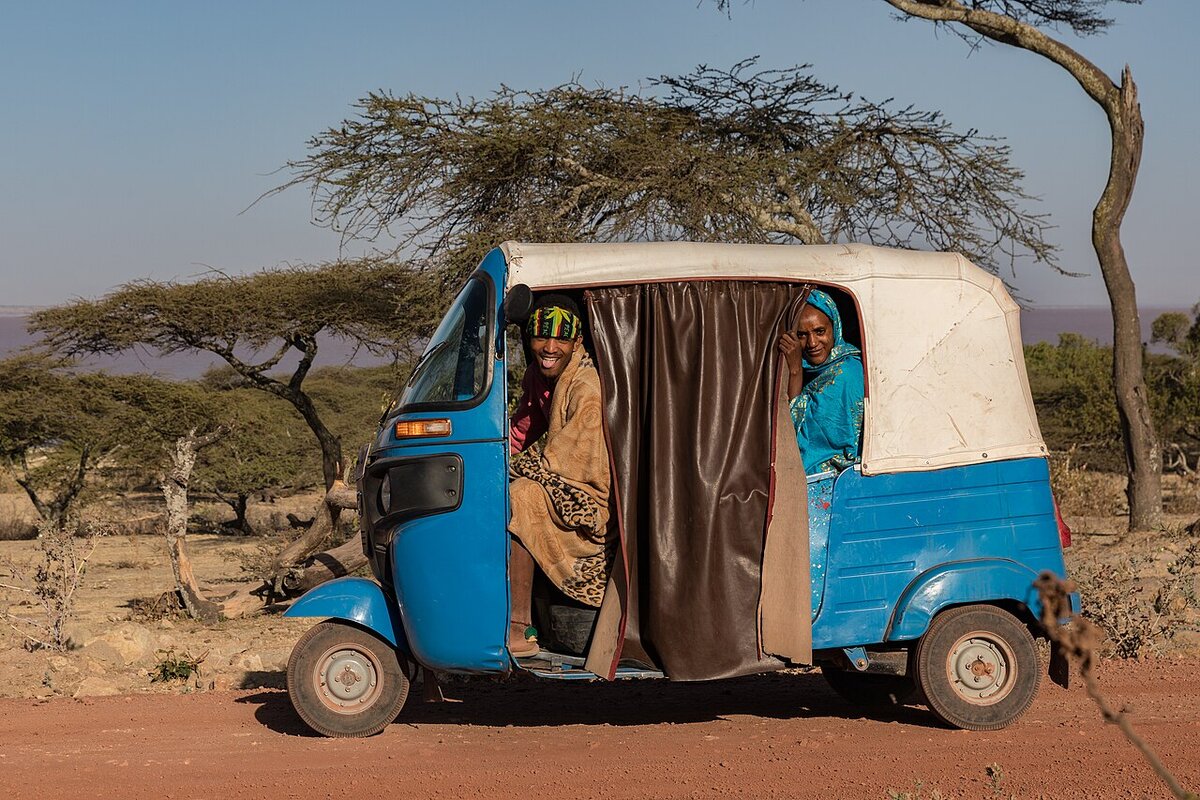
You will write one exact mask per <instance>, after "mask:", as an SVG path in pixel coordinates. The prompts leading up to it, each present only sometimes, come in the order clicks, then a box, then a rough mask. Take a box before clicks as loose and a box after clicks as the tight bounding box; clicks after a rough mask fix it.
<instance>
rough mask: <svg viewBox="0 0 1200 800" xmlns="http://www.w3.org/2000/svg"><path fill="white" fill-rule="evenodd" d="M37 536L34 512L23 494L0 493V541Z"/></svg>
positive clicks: (19, 539) (20, 539) (12, 540)
mask: <svg viewBox="0 0 1200 800" xmlns="http://www.w3.org/2000/svg"><path fill="white" fill-rule="evenodd" d="M36 537H37V522H36V514H34V512H33V507H32V506H31V505H30V503H29V498H27V497H25V495H23V494H21V495H16V494H0V542H16V541H24V540H26V539H33V538H36Z"/></svg>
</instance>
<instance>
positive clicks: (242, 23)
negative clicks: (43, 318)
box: [0, 0, 1200, 307]
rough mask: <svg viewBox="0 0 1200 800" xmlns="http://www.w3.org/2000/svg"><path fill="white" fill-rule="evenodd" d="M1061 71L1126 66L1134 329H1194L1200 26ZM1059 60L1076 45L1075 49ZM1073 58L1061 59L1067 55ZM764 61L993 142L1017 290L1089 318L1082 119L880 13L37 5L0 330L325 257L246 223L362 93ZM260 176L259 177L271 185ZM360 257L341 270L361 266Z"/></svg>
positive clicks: (1175, 18)
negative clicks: (1047, 240)
mask: <svg viewBox="0 0 1200 800" xmlns="http://www.w3.org/2000/svg"><path fill="white" fill-rule="evenodd" d="M1113 10H1114V13H1115V14H1116V15H1117V18H1118V25H1117V26H1116V27H1115V28H1113V29H1112V30H1111V31H1110V32H1109V33H1108V34H1107V35H1105V36H1100V37H1093V38H1089V39H1086V40H1083V41H1080V42H1075V44H1076V46H1077V47H1078V48H1079V49H1080V50H1081V52H1083V53H1084V54H1085V55H1087V56H1088V57H1089V58H1091V59H1093V60H1094V61H1096V62H1097V63H1099V64H1100V65H1101V66H1102V67H1104V68H1105V69H1107V70H1108V71H1109V72H1110V74H1112V75H1116V74H1118V72H1119V70H1120V68H1121V66H1122V64H1124V63H1125V62H1127V61H1128V62H1129V63H1130V64H1131V65H1132V67H1133V71H1134V77H1135V79H1136V80H1137V82H1138V86H1139V89H1140V96H1141V100H1142V110H1143V114H1144V115H1145V118H1146V127H1147V136H1146V151H1145V156H1144V158H1143V164H1142V172H1141V176H1140V178H1139V182H1138V187H1137V193H1136V195H1135V198H1134V204H1133V207H1132V208H1131V210H1130V213H1129V216H1128V218H1127V220H1126V224H1125V228H1124V231H1125V237H1124V238H1125V245H1126V250H1127V253H1128V255H1129V258H1130V263H1131V266H1132V269H1133V272H1134V278H1135V281H1136V282H1137V284H1138V297H1139V301H1140V302H1141V304H1142V305H1173V306H1181V307H1182V306H1190V305H1191V304H1192V303H1193V302H1195V301H1197V300H1200V277H1198V270H1197V266H1198V264H1197V259H1196V257H1195V256H1194V255H1193V253H1194V251H1195V248H1194V246H1193V244H1192V242H1191V240H1190V234H1191V232H1192V231H1193V230H1194V229H1195V228H1196V226H1197V217H1198V216H1200V214H1198V213H1197V212H1200V201H1198V200H1197V192H1196V186H1197V184H1200V168H1198V167H1197V157H1196V153H1195V151H1196V146H1197V145H1198V144H1200V56H1198V55H1197V53H1198V52H1200V49H1198V48H1196V47H1195V45H1194V43H1193V42H1192V41H1191V39H1192V37H1194V35H1195V31H1197V30H1200V3H1197V2H1194V1H1193V0H1149V2H1148V3H1147V4H1146V5H1145V6H1142V7H1136V6H1134V7H1123V6H1117V7H1115V8H1114V9H1113ZM1067 38H1068V40H1070V37H1069V36H1068V37H1067ZM1071 41H1073V40H1071ZM752 55H758V56H760V57H761V62H760V63H761V64H762V65H763V66H764V67H785V66H790V65H793V64H797V63H811V64H813V67H814V72H815V73H816V75H817V76H818V77H820V78H821V79H822V80H824V81H826V82H830V83H836V84H838V85H840V86H841V87H842V88H843V89H847V90H852V91H855V92H857V93H860V94H863V95H865V96H867V97H870V98H872V99H882V98H887V97H893V98H895V99H896V101H897V102H898V103H900V104H909V103H912V104H914V105H916V106H918V107H921V108H929V109H941V110H943V111H944V112H945V113H946V115H947V117H948V118H949V119H950V120H951V121H952V122H953V123H954V124H955V125H956V126H958V127H960V128H967V127H975V128H978V129H980V130H981V131H982V132H985V133H989V134H995V135H999V136H1003V137H1005V138H1007V140H1008V142H1009V144H1010V145H1011V146H1012V148H1013V151H1014V153H1013V155H1014V160H1015V162H1016V163H1017V164H1018V165H1019V166H1020V167H1021V168H1022V169H1024V170H1025V172H1026V173H1027V182H1026V187H1027V189H1028V190H1030V191H1031V192H1032V193H1033V194H1035V195H1038V196H1039V197H1041V198H1042V202H1041V203H1040V204H1039V206H1040V207H1041V208H1042V209H1043V210H1045V211H1047V212H1049V213H1050V214H1051V215H1052V216H1053V220H1054V222H1055V223H1056V224H1057V225H1058V229H1057V230H1056V231H1054V232H1053V234H1052V235H1053V238H1054V240H1055V241H1056V242H1057V243H1058V244H1060V245H1061V247H1062V249H1063V265H1064V266H1065V267H1066V268H1068V269H1072V270H1076V271H1081V272H1088V273H1091V276H1090V277H1087V278H1082V279H1069V278H1065V277H1061V276H1057V275H1055V274H1053V273H1051V272H1050V271H1049V270H1048V269H1046V268H1044V267H1041V266H1038V265H1032V264H1026V265H1023V266H1020V267H1019V268H1018V272H1017V275H1016V277H1015V278H1010V280H1012V281H1013V282H1014V283H1015V284H1016V285H1017V286H1018V287H1019V288H1020V290H1021V293H1022V294H1023V295H1024V296H1026V297H1028V298H1030V299H1031V300H1033V301H1034V302H1035V303H1036V304H1038V305H1043V306H1052V305H1100V304H1103V303H1104V302H1105V294H1104V288H1103V284H1102V282H1101V280H1100V278H1099V273H1098V269H1097V267H1096V265H1095V257H1094V255H1093V253H1092V250H1091V246H1090V243H1089V242H1090V239H1089V225H1090V217H1091V209H1092V206H1093V205H1094V203H1095V200H1096V198H1097V197H1098V195H1099V192H1100V189H1101V187H1102V185H1103V182H1104V177H1105V173H1106V169H1107V163H1108V133H1107V127H1106V125H1105V122H1104V118H1103V116H1102V114H1101V112H1100V110H1099V108H1098V107H1097V106H1095V105H1094V104H1093V103H1092V102H1091V101H1090V100H1088V99H1087V98H1086V97H1085V96H1084V95H1083V93H1082V92H1081V91H1080V90H1079V88H1078V87H1077V86H1076V85H1075V84H1074V83H1073V82H1072V81H1071V80H1070V79H1069V78H1068V76H1067V75H1066V74H1065V73H1064V72H1062V71H1061V70H1060V69H1058V68H1057V67H1054V66H1053V65H1051V64H1049V63H1048V62H1044V61H1042V60H1040V59H1038V58H1037V57H1035V56H1033V55H1031V54H1028V53H1024V52H1019V51H1015V50H1012V49H1009V48H999V47H988V48H984V49H982V50H980V51H978V52H976V53H974V54H970V53H968V51H967V48H966V47H965V46H964V45H963V44H962V43H961V42H960V41H959V40H958V39H956V38H955V37H953V36H950V35H948V34H945V33H943V34H940V35H939V34H936V33H935V31H934V30H933V28H931V27H930V26H929V25H928V24H926V23H921V22H916V21H912V22H898V21H895V20H894V19H893V18H892V14H891V11H890V8H889V7H887V6H886V5H885V4H884V3H883V2H881V0H805V2H785V0H755V2H753V3H752V4H747V5H736V6H735V7H734V12H733V15H732V19H729V18H726V17H725V16H724V15H722V14H720V13H717V12H716V11H715V10H713V9H712V8H711V7H709V6H706V5H702V6H699V7H698V6H697V4H696V2H695V0H642V2H632V1H626V0H611V2H607V3H579V4H568V3H563V2H557V3H556V2H544V1H542V0H514V1H513V2H508V3H494V2H491V3H488V2H451V1H449V0H447V2H442V3H429V2H424V3H402V2H396V1H395V0H392V2H344V3H337V4H335V3H318V2H301V1H293V2H282V1H280V2H252V1H250V0H248V1H247V2H236V3H235V2H207V3H183V2H176V3H163V2H149V1H147V2H119V1H113V0H109V1H108V2H104V3H96V2H58V3H54V2H46V3H38V4H33V3H20V4H19V3H16V2H13V1H12V0H9V2H6V3H4V5H3V7H2V10H0V186H3V189H4V190H3V192H0V305H46V304H53V303H57V302H61V301H64V300H67V299H69V298H71V297H75V296H96V295H99V294H102V293H104V292H105V291H107V290H109V289H112V288H114V287H116V286H118V285H120V284H122V283H124V282H126V281H129V280H133V279H136V278H145V277H151V278H155V279H187V278H189V277H190V276H195V275H198V274H200V273H202V272H204V271H205V270H207V269H209V268H216V269H221V270H223V271H226V272H231V273H237V272H246V271H252V270H255V269H261V268H263V267H269V266H273V265H278V264H282V263H296V262H315V261H321V260H325V259H330V258H334V257H336V256H337V255H338V253H339V247H340V244H341V243H340V242H339V239H338V237H337V235H336V234H334V233H332V232H330V231H328V230H326V229H324V228H319V227H317V226H314V225H312V224H311V222H310V208H309V197H308V195H307V194H306V192H305V191H304V190H303V189H293V190H291V191H289V192H287V193H284V194H283V195H280V196H275V197H271V198H268V199H266V200H264V201H263V202H260V203H258V204H257V205H254V206H253V207H251V208H248V209H247V207H248V206H250V205H251V203H252V202H253V201H254V199H255V198H256V197H258V195H259V194H261V193H262V192H264V191H266V190H268V189H270V188H272V187H273V186H275V185H276V184H278V183H279V182H281V181H282V180H283V178H284V176H283V175H282V174H281V173H277V172H274V171H275V170H277V169H278V168H279V167H280V166H282V164H283V163H284V162H285V161H287V160H288V159H290V158H298V157H300V156H302V155H303V154H304V152H305V141H306V140H307V139H308V137H310V136H312V135H313V134H314V133H316V132H318V131H320V130H321V129H323V128H325V127H328V126H331V125H335V124H337V123H338V122H339V121H340V120H342V119H343V118H344V117H346V116H348V115H350V114H351V113H352V108H351V106H352V104H353V103H354V102H355V100H356V99H357V98H359V97H361V96H363V95H365V94H366V93H367V92H369V91H372V90H376V89H386V90H389V91H392V92H395V93H405V92H417V93H421V94H427V95H440V96H445V95H451V94H455V93H457V94H460V95H475V96H482V95H486V94H487V93H488V92H490V91H491V90H493V89H494V88H496V87H497V86H498V85H499V84H501V83H505V84H508V85H510V86H513V87H519V88H540V87H548V86H552V85H556V84H559V83H563V82H565V81H567V80H570V79H571V78H572V77H575V76H578V77H579V79H580V80H582V81H583V82H584V83H587V84H603V85H608V86H617V85H627V86H636V85H637V83H638V81H639V80H640V79H642V78H645V77H646V76H657V75H660V74H677V73H681V72H685V71H688V70H690V69H692V68H693V67H695V66H696V65H697V64H701V63H706V64H709V65H712V66H722V67H725V66H729V65H731V64H733V63H734V62H735V61H738V60H740V59H742V58H745V57H747V56H752ZM273 173H274V174H273ZM361 249H363V248H362V247H361V246H357V245H353V244H352V245H349V246H348V248H347V252H349V253H351V254H353V253H355V252H358V251H359V250H361Z"/></svg>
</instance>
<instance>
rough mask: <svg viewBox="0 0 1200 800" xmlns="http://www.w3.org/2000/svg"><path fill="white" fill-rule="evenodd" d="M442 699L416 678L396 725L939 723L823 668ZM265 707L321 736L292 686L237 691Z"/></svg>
mask: <svg viewBox="0 0 1200 800" xmlns="http://www.w3.org/2000/svg"><path fill="white" fill-rule="evenodd" d="M442 690H443V693H444V694H445V697H446V702H443V703H426V702H423V701H422V696H423V692H422V687H421V685H420V683H419V682H418V683H417V684H416V685H414V686H413V689H412V691H411V692H410V693H409V696H408V702H407V703H406V704H405V706H404V709H403V710H402V711H401V712H400V716H399V717H398V718H397V720H396V724H409V725H482V726H489V727H504V726H506V725H515V726H521V727H555V726H559V725H622V726H624V725H629V726H633V725H658V724H675V725H679V724H688V723H698V722H711V721H713V720H717V719H721V718H725V717H731V716H739V715H741V716H757V717H764V718H768V719H808V718H818V717H834V718H842V719H847V720H850V719H872V720H878V721H880V722H899V723H903V724H906V725H915V726H919V727H940V726H939V725H938V723H937V721H936V720H935V719H934V717H933V716H932V715H931V714H930V713H929V712H928V711H927V710H925V709H924V708H920V707H917V706H902V707H899V708H889V709H875V708H866V707H863V706H852V705H850V704H849V703H847V702H846V701H845V700H842V699H841V698H840V697H838V696H837V695H836V694H834V692H833V690H832V689H830V688H829V686H828V684H826V683H825V679H824V678H822V677H821V676H820V675H819V674H815V673H812V674H801V675H797V674H781V673H775V674H769V675H751V676H748V677H744V678H733V679H729V680H724V681H710V682H705V683H672V682H670V681H666V680H622V681H616V682H613V683H601V682H588V683H583V682H566V681H553V680H541V679H536V678H530V677H525V676H521V677H514V678H508V679H496V678H475V679H469V680H467V679H451V681H450V682H448V683H447V684H444V685H443V687H442ZM237 702H239V703H254V704H257V705H258V706H259V708H258V710H257V711H256V712H255V718H256V719H257V720H258V721H259V722H260V723H262V724H263V725H264V726H266V727H267V728H270V729H271V730H273V731H276V732H278V733H285V734H292V735H306V736H308V735H315V734H313V733H312V732H311V731H310V730H309V729H308V728H307V726H305V725H304V723H303V722H302V721H301V720H300V718H299V716H298V715H297V714H296V712H295V710H294V709H293V708H292V704H291V701H290V700H289V699H288V695H287V692H286V691H274V690H268V691H262V692H258V693H256V694H252V695H247V696H245V697H242V698H239V699H238V701H237Z"/></svg>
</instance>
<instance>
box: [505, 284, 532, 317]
mask: <svg viewBox="0 0 1200 800" xmlns="http://www.w3.org/2000/svg"><path fill="white" fill-rule="evenodd" d="M532 309H533V292H532V291H530V289H529V287H528V286H526V285H525V284H523V283H518V284H517V285H516V286H513V287H512V288H510V289H509V290H508V294H507V295H505V297H504V322H505V324H512V325H521V324H524V322H525V320H527V319H529V312H530V311H531V310H532Z"/></svg>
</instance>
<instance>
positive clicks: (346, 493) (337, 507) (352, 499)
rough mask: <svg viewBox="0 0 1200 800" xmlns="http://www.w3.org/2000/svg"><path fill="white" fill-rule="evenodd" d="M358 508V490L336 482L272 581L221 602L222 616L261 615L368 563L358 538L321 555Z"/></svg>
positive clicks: (277, 563)
mask: <svg viewBox="0 0 1200 800" xmlns="http://www.w3.org/2000/svg"><path fill="white" fill-rule="evenodd" d="M357 505H358V495H357V492H356V490H355V488H354V487H352V486H350V485H348V484H346V483H345V482H344V481H340V480H339V481H335V482H334V484H333V486H331V487H330V489H329V491H328V492H326V493H325V496H324V497H323V498H322V499H321V502H320V503H318V504H317V508H316V509H315V513H314V515H313V517H314V521H313V524H312V525H311V526H310V527H309V529H308V530H307V531H305V533H304V535H303V536H301V537H300V538H299V539H297V540H296V541H294V542H292V543H291V544H289V545H288V546H287V547H285V548H284V549H283V550H282V551H281V552H280V553H279V555H278V556H276V558H275V560H274V561H273V562H272V565H271V572H270V577H268V578H267V580H265V581H264V582H263V583H260V584H256V585H253V586H248V587H246V588H244V589H239V590H238V591H236V592H234V593H233V594H232V595H230V596H229V597H227V598H225V599H224V600H222V601H221V607H220V611H221V616H222V617H225V618H226V619H237V618H238V617H244V616H248V615H250V614H257V613H259V612H261V611H262V610H263V609H265V608H266V607H267V606H268V605H271V604H272V603H278V602H281V601H284V600H290V599H294V598H296V597H299V596H300V595H302V594H304V593H305V592H307V591H308V590H309V589H311V588H313V587H314V586H320V585H321V584H322V583H325V582H326V581H330V580H333V579H334V578H340V577H342V576H343V575H348V574H350V573H351V572H354V571H355V570H356V569H359V568H360V567H362V566H363V565H364V564H366V563H367V557H366V555H364V553H363V549H362V541H361V540H360V539H359V538H358V537H355V538H353V539H351V540H350V541H348V542H346V543H345V544H342V545H339V546H338V547H335V548H332V549H330V550H326V551H324V552H321V551H320V550H321V548H322V547H323V546H324V545H325V544H326V542H327V541H328V539H329V537H330V535H331V534H332V533H333V532H334V531H335V530H336V529H337V523H338V519H339V518H340V517H341V513H342V511H343V510H345V509H353V508H356V507H357Z"/></svg>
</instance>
